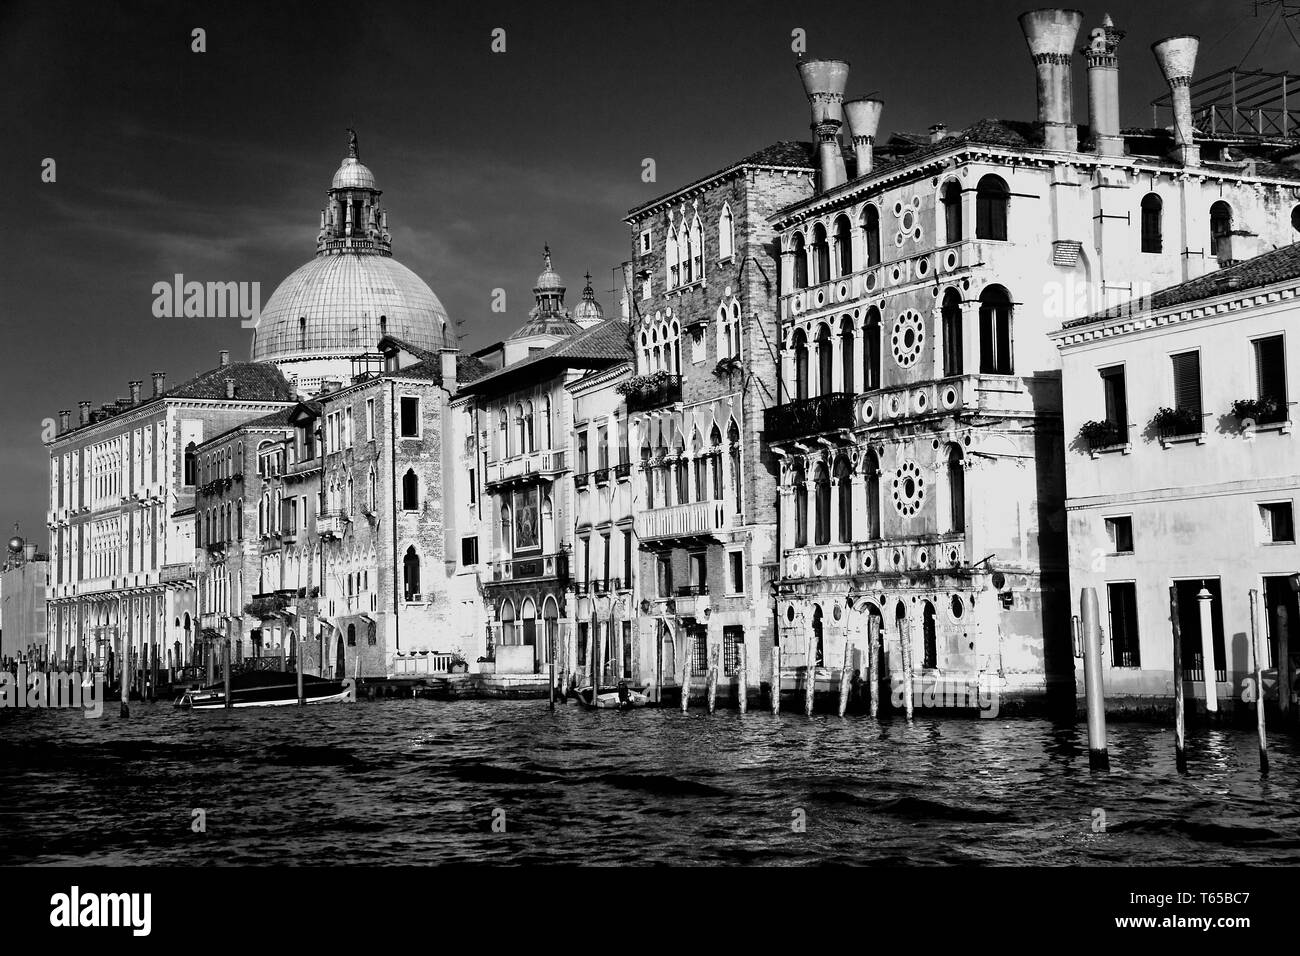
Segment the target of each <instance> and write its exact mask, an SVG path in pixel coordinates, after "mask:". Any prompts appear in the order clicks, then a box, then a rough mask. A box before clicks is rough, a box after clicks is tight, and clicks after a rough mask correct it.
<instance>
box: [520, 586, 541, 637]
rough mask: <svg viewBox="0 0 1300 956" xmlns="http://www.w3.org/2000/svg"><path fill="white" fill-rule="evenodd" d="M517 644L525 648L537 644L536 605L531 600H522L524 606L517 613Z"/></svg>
mask: <svg viewBox="0 0 1300 956" xmlns="http://www.w3.org/2000/svg"><path fill="white" fill-rule="evenodd" d="M519 623H520V625H521V626H520V631H521V633H520V635H519V643H520V644H523V645H525V646H527V647H533V646H535V645H536V644H537V605H536V604H534V603H533V599H532V598H524V606H523V607H522V608H521V609H520V613H519Z"/></svg>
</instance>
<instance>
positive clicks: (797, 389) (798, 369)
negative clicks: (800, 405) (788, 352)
mask: <svg viewBox="0 0 1300 956" xmlns="http://www.w3.org/2000/svg"><path fill="white" fill-rule="evenodd" d="M794 397H795V399H796V400H797V401H803V400H804V399H805V398H807V397H808V339H807V336H805V335H804V331H803V329H799V330H798V331H796V332H795V333H794Z"/></svg>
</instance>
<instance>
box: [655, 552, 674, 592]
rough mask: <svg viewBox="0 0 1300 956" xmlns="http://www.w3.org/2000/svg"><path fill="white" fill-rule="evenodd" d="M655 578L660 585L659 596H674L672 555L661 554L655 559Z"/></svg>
mask: <svg viewBox="0 0 1300 956" xmlns="http://www.w3.org/2000/svg"><path fill="white" fill-rule="evenodd" d="M655 580H656V582H657V584H658V586H659V596H660V597H672V594H673V559H672V555H668V554H661V555H659V557H658V558H657V559H656V560H655Z"/></svg>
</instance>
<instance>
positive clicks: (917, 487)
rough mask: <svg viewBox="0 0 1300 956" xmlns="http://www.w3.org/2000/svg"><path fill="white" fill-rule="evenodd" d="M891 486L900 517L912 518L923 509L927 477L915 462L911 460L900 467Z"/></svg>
mask: <svg viewBox="0 0 1300 956" xmlns="http://www.w3.org/2000/svg"><path fill="white" fill-rule="evenodd" d="M891 486H892V487H891V490H892V493H893V496H894V507H895V508H896V509H898V513H899V514H900V515H902V516H903V517H904V518H910V517H912V515H914V514H916V513H917V512H918V511H919V510H920V509H921V503H922V502H923V501H924V500H925V476H924V475H922V474H921V466H920V465H918V464H917V463H916V462H915V461H913V460H912V459H910V458H909V459H908V460H907V461H905V462H903V463H902V464H901V465H899V466H898V470H897V471H895V472H894V478H893V481H892V482H891Z"/></svg>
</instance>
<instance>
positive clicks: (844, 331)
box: [840, 315, 854, 393]
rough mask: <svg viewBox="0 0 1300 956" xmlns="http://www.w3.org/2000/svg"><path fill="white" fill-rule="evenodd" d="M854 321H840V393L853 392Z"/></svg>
mask: <svg viewBox="0 0 1300 956" xmlns="http://www.w3.org/2000/svg"><path fill="white" fill-rule="evenodd" d="M853 361H854V359H853V320H852V319H851V318H849V317H848V316H847V315H846V316H844V317H843V318H842V319H840V391H842V392H850V393H851V392H852V391H853Z"/></svg>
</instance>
